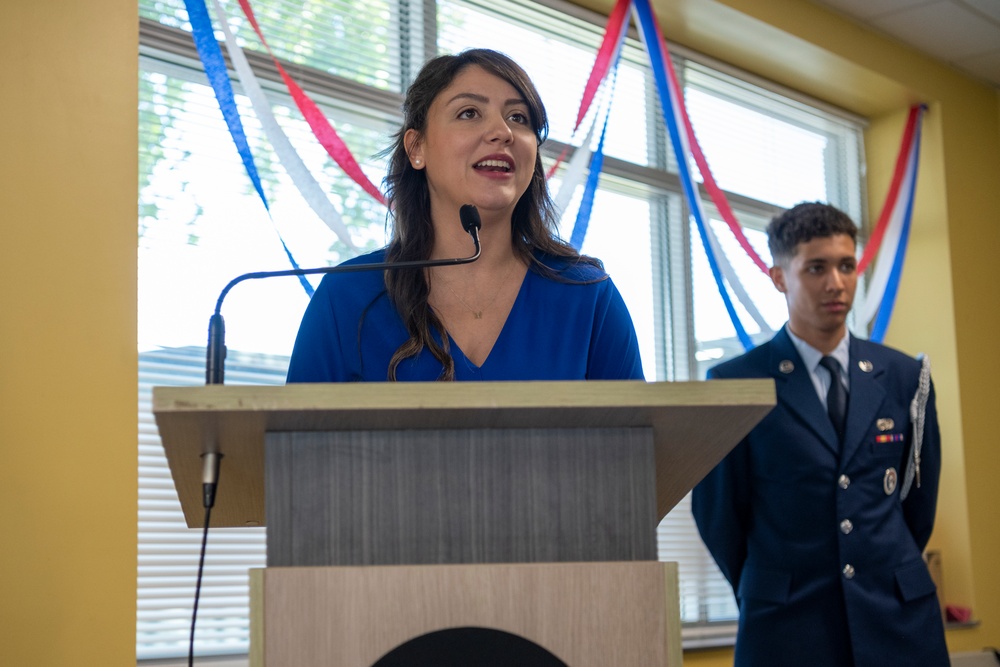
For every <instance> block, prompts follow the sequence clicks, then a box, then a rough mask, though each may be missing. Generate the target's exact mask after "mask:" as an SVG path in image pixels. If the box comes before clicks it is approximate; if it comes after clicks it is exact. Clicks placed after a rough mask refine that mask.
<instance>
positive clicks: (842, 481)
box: [837, 475, 851, 489]
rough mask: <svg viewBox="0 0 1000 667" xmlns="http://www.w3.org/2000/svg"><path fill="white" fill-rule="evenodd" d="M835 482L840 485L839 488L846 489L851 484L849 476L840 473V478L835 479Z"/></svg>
mask: <svg viewBox="0 0 1000 667" xmlns="http://www.w3.org/2000/svg"><path fill="white" fill-rule="evenodd" d="M837 484H838V485H840V488H842V489H846V488H847V487H849V486H850V485H851V478H850V477H848V476H847V475H841V476H840V479H838V480H837Z"/></svg>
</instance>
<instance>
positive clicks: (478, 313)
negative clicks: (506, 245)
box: [442, 261, 518, 320]
mask: <svg viewBox="0 0 1000 667" xmlns="http://www.w3.org/2000/svg"><path fill="white" fill-rule="evenodd" d="M517 264H518V262H516V261H515V262H513V263H512V264H511V265H510V269H508V271H507V275H505V276H504V277H503V278H502V279H501V280H500V283H499V286H498V287H497V291H496V292H494V293H493V298H491V299H490V300H489V301H488V302H487V303H486V305H485V306H483V307H482V308H480V309H479V310H476V309H475V308H473V307H472V306H470V305H469V302H468V301H466V300H465V299H463V298H462V295H461V294H459V293H458V292H456V291H455V288H454V287H452V286H451V283H450V282H446V283H444V286H445V287H447V288H448V289H449V290H451V293H452V294H454V295H455V298H456V299H458V300H459V301H461V302H462V305H463V306H465V307H466V309H467V310H468V311H469V312H470V313H472V316H473V317H474V318H476V319H477V320H481V319H483V311H485V310H487V309H489V307H490V306H492V305H493V302H494V301H496V300H497V297H498V296H500V292H501V290H503V286H504V285H506V284H507V279H508V278H510V275H511V274H512V273H514V267H515V266H517ZM442 282H444V281H442Z"/></svg>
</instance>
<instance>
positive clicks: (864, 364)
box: [858, 359, 874, 373]
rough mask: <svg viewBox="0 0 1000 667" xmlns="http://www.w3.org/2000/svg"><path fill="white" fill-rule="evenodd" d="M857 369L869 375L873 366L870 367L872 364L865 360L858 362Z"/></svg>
mask: <svg viewBox="0 0 1000 667" xmlns="http://www.w3.org/2000/svg"><path fill="white" fill-rule="evenodd" d="M858 368H860V369H861V370H862V371H864V372H865V373H871V372H872V369H873V368H874V366H872V362H870V361H868V360H867V359H862V360H861V361H859V362H858Z"/></svg>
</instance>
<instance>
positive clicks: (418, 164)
mask: <svg viewBox="0 0 1000 667" xmlns="http://www.w3.org/2000/svg"><path fill="white" fill-rule="evenodd" d="M413 166H415V167H419V166H420V158H413Z"/></svg>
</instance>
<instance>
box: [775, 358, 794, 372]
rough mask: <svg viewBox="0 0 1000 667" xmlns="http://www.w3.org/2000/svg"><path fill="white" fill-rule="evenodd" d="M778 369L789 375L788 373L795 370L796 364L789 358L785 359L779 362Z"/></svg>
mask: <svg viewBox="0 0 1000 667" xmlns="http://www.w3.org/2000/svg"><path fill="white" fill-rule="evenodd" d="M778 370H779V371H781V372H782V373H784V374H786V375H787V374H788V373H791V372H792V371H794V370H795V364H793V363H792V362H791V361H789V360H788V359H785V360H784V361H782V362H781V363H780V364H778Z"/></svg>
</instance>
